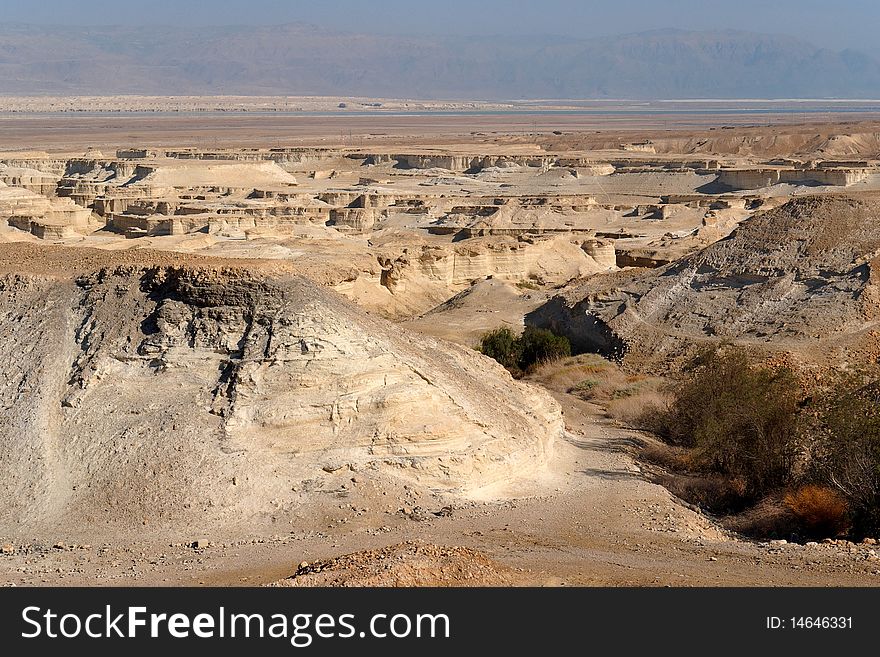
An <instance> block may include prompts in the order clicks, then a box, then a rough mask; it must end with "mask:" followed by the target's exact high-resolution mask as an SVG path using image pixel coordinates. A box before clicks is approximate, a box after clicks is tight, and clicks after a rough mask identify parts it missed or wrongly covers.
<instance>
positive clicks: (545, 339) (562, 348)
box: [519, 326, 571, 371]
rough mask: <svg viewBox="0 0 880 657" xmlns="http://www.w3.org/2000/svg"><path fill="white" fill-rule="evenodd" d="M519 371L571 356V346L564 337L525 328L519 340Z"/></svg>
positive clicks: (529, 327)
mask: <svg viewBox="0 0 880 657" xmlns="http://www.w3.org/2000/svg"><path fill="white" fill-rule="evenodd" d="M519 343H520V348H521V352H520V357H519V367H520V369H522V370H524V371H527V370H529V369H531V368H532V367H534V366H535V365H538V364H540V363H549V362H552V361H554V360H559V359H560V358H567V357H568V356H571V344H570V343H569V341H568V338H566V337H565V336H564V335H556V334H555V333H553V331H548V330H547V329H539V328H534V327H533V326H527V327H526V330H525V331H523V334H522V335H521V336H520V339H519Z"/></svg>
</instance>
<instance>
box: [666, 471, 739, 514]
mask: <svg viewBox="0 0 880 657" xmlns="http://www.w3.org/2000/svg"><path fill="white" fill-rule="evenodd" d="M655 481H656V483H658V484H660V485H661V486H663V487H664V488H665V489H666V490H668V491H669V492H670V493H672V494H673V495H675V496H676V497H678V498H680V499H682V500H684V501H685V502H690V503H691V504H695V505H697V506H698V507H700V508H701V509H704V510H706V511H709V512H711V513H715V514H728V513H737V512H739V511H741V510H742V509H743V508H745V506H746V504H747V498H746V496H745V492H746V487H745V483H744V482H743V481H742V480H741V479H736V478H734V477H725V476H723V475H698V476H694V475H688V474H682V473H663V474H660V475H658V476H657V477H656V478H655Z"/></svg>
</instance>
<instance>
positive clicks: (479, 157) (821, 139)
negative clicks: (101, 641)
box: [0, 97, 880, 586]
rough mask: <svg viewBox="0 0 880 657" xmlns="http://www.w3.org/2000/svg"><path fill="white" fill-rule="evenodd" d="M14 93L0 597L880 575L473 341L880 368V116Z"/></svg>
mask: <svg viewBox="0 0 880 657" xmlns="http://www.w3.org/2000/svg"><path fill="white" fill-rule="evenodd" d="M361 101H363V102H364V103H366V104H367V105H369V104H370V103H373V102H374V101H371V100H369V99H359V101H358V102H361ZM4 102H5V105H4V106H3V107H4V109H5V112H6V113H5V114H4V115H3V116H2V117H0V125H2V126H5V127H9V128H10V130H9V131H8V132H3V133H0V134H2V135H3V137H2V138H0V149H2V152H0V326H2V332H3V336H4V340H3V341H2V347H0V348H2V351H3V353H2V355H3V358H2V360H0V371H2V375H3V376H2V380H3V385H2V387H0V403H2V405H3V408H4V412H3V413H2V414H0V473H2V478H0V489H2V491H3V493H4V499H5V504H4V505H3V507H2V510H0V552H2V554H0V584H2V583H5V584H9V585H23V584H69V585H111V584H138V585H163V584H168V585H172V584H193V585H196V584H204V585H240V584H246V585H255V584H260V585H262V584H273V585H279V586H315V585H318V586H324V585H334V586H335V585H340V586H352V585H401V586H418V585H443V586H446V585H578V584H600V585H768V584H793V585H831V584H835V585H873V584H875V583H878V582H880V558H878V555H877V554H876V553H875V549H874V548H873V547H872V546H873V545H874V544H875V542H874V540H873V538H871V537H867V538H866V541H865V542H863V543H850V542H848V541H846V540H842V539H841V540H829V541H826V542H818V541H816V542H813V541H809V542H801V543H794V542H788V541H785V540H773V541H767V540H763V541H761V540H752V539H748V538H747V537H745V536H741V535H738V534H735V533H733V532H731V531H728V530H726V529H724V528H723V526H722V523H720V522H719V519H718V518H716V517H713V516H710V515H708V514H706V513H704V512H703V511H701V509H700V508H699V507H697V506H694V505H692V504H687V503H685V502H683V501H682V500H679V499H677V498H676V497H674V496H673V495H672V494H671V493H670V492H668V491H667V490H666V489H665V488H663V487H662V486H660V485H659V483H658V482H659V481H661V478H660V477H659V474H660V472H659V470H658V468H659V466H658V465H656V464H651V463H646V462H643V461H641V460H640V459H639V453H640V446H644V445H645V444H646V443H650V442H651V441H652V440H654V438H652V437H651V436H649V435H647V434H645V433H643V432H641V431H639V430H636V429H634V428H632V427H631V426H630V425H629V424H627V423H626V422H625V421H622V420H621V419H620V417H618V416H615V415H614V414H613V413H609V411H608V409H607V408H605V407H604V406H603V404H602V403H601V401H590V400H585V399H583V398H582V397H579V396H578V395H576V394H572V388H571V386H567V385H562V384H559V383H558V380H559V379H558V378H554V376H555V375H556V374H559V372H553V371H551V372H549V373H548V372H546V371H545V372H543V373H541V372H539V373H537V374H530V375H527V376H525V377H524V378H522V379H514V378H513V377H512V376H511V375H510V373H508V371H506V370H505V369H504V368H503V367H502V366H501V365H499V364H498V363H496V362H495V361H494V360H492V359H490V358H488V357H487V356H484V355H482V354H481V353H479V352H478V351H476V350H475V349H474V347H475V346H477V344H478V343H479V341H480V338H481V336H482V335H484V334H485V333H486V332H487V331H490V330H493V329H497V328H500V327H508V328H510V329H511V330H513V331H514V332H515V333H519V332H521V331H522V330H523V328H524V327H525V326H527V325H528V326H534V327H544V328H549V329H552V330H553V331H554V332H556V333H558V334H561V335H565V336H566V337H568V339H569V340H570V342H571V345H572V347H573V349H574V351H575V353H576V354H598V355H600V356H602V357H605V358H607V359H608V360H609V361H613V362H614V363H615V365H614V366H615V367H619V368H620V369H621V372H624V373H626V374H627V375H631V376H649V375H650V376H654V377H659V378H663V377H667V376H669V375H671V374H674V373H675V372H676V371H677V370H678V369H680V368H681V366H682V363H683V362H684V361H685V360H686V359H687V358H689V357H690V356H692V355H693V354H694V353H695V352H697V351H698V350H699V349H700V348H701V347H702V346H704V345H706V344H716V343H724V344H728V343H732V344H740V345H746V346H749V347H750V348H753V349H756V350H758V351H759V352H761V353H765V354H767V355H768V356H769V357H781V358H784V359H786V360H787V361H790V362H795V363H798V365H799V366H800V367H801V368H802V369H804V370H811V369H812V370H815V371H819V370H822V369H823V368H831V367H840V366H847V365H857V364H861V363H872V362H875V361H876V359H877V356H878V353H877V351H878V347H877V345H878V341H877V335H878V328H877V321H878V319H877V318H878V316H880V315H878V306H877V304H878V291H877V283H876V278H877V275H876V272H875V268H876V267H877V257H878V249H880V231H878V229H877V227H876V226H877V217H878V213H880V201H878V199H880V123H874V122H872V121H868V120H864V121H862V120H860V121H853V122H848V123H847V122H842V121H840V120H838V119H837V118H835V119H834V120H829V119H827V118H825V119H821V120H820V117H815V119H814V120H812V121H810V122H806V123H805V122H799V121H797V120H796V117H795V116H794V115H791V116H789V117H788V121H787V122H784V121H780V120H778V119H777V124H776V125H773V126H771V127H767V126H758V125H732V124H724V123H723V122H719V121H718V119H717V116H715V117H714V118H710V117H707V116H705V115H704V116H701V117H699V118H698V120H694V119H693V116H696V115H697V114H698V113H697V114H694V115H693V116H689V117H688V118H684V119H682V118H679V119H676V120H675V121H673V124H672V125H671V127H670V126H669V125H666V126H665V127H664V129H659V128H658V127H657V126H656V121H657V119H656V118H654V119H651V121H652V123H651V124H646V125H641V126H638V125H634V124H628V125H627V126H625V127H621V126H619V125H616V124H613V123H611V124H606V125H600V126H599V127H596V126H595V125H591V126H590V128H589V129H587V128H585V127H584V126H583V125H579V124H578V123H577V121H578V120H580V119H577V117H576V115H574V116H575V118H572V116H573V115H551V116H550V117H548V115H547V114H535V115H534V118H533V119H531V118H526V117H524V115H521V114H515V115H511V116H513V117H515V118H511V119H510V120H511V121H516V122H518V127H517V128H515V129H511V128H510V126H507V127H506V128H505V122H504V118H503V116H502V115H497V114H496V115H482V114H479V115H476V116H473V115H472V116H458V115H457V114H456V112H459V111H462V109H463V108H462V107H460V106H458V105H454V106H446V105H442V104H440V105H438V106H436V107H435V106H431V107H428V108H425V107H419V108H417V109H418V110H420V111H427V113H425V114H421V115H420V114H418V113H417V112H416V114H413V115H409V116H406V117H401V116H399V115H395V113H394V112H393V111H391V110H400V109H401V108H405V109H412V108H410V107H409V106H406V105H405V103H404V101H387V102H386V103H385V107H386V109H387V110H388V112H387V113H386V114H374V115H370V116H366V117H365V116H353V117H352V118H351V119H350V121H351V122H352V123H351V124H350V125H351V126H354V127H347V125H348V124H346V123H345V121H346V119H340V118H339V116H337V114H340V115H342V116H344V115H345V114H346V109H347V108H346V107H339V106H338V103H337V99H336V98H329V99H328V98H309V99H292V98H288V99H285V100H284V101H283V102H282V101H281V100H278V99H268V100H267V99H251V100H250V101H248V103H250V104H249V105H248V106H247V111H245V110H243V109H241V108H239V109H240V110H241V111H239V113H240V114H242V115H245V114H257V115H259V116H248V117H245V118H242V119H241V120H239V118H233V119H229V118H228V117H224V118H222V119H221V118H217V117H216V116H214V114H215V113H220V112H219V110H218V109H217V107H213V108H212V107H208V106H207V105H205V106H204V107H202V106H201V105H198V104H193V103H192V102H191V101H189V100H186V99H181V98H178V99H175V100H174V101H173V102H174V103H177V107H178V108H177V109H175V110H169V111H168V114H173V113H174V112H179V113H182V114H184V115H181V116H176V117H175V116H166V115H165V114H163V112H162V108H163V107H166V106H165V105H163V104H162V103H163V102H172V101H163V99H162V98H159V97H150V98H147V97H143V98H138V99H135V100H131V99H128V100H126V99H125V98H121V99H120V98H115V99H110V100H107V99H104V100H101V99H82V98H80V99H74V100H70V99H66V100H65V99H43V100H41V101H39V103H38V102H37V101H36V100H35V99H33V98H25V99H8V98H7V99H5V101H4ZM125 102H128V103H132V102H133V103H135V105H136V107H131V106H128V105H126V106H125V107H122V106H121V105H120V103H125ZM217 102H218V103H219V102H220V101H217ZM236 102H237V101H236V100H235V99H228V98H227V99H226V100H224V101H222V103H221V105H223V106H224V107H235V103H236ZM339 102H340V103H342V102H344V101H342V100H339ZM347 102H349V103H350V102H351V101H350V100H349V101H347ZM383 102H385V101H383ZM40 103H43V104H42V105H40ZM45 103H50V105H52V103H55V104H57V103H62V104H64V107H65V108H66V109H64V110H63V112H62V111H61V110H59V109H58V108H57V107H55V108H54V109H52V107H50V106H47V105H45ZM224 103H225V104H224ZM273 103H274V104H275V105H278V106H284V107H288V109H289V108H290V107H293V106H294V105H296V107H299V108H300V110H301V109H302V108H307V109H308V108H311V109H314V110H315V111H316V112H318V111H319V110H320V111H324V110H326V111H327V112H328V114H333V116H320V117H319V116H312V117H310V118H309V117H305V118H303V119H296V118H295V117H289V116H283V117H266V116H262V114H261V112H263V111H265V110H266V107H265V106H266V105H272V104H273ZM285 103H286V104H287V105H285ZM291 103H292V104H293V105H291ZM334 103H336V107H335V109H334V107H333V104H334ZM202 105H204V102H202ZM275 105H272V106H275ZM76 107H81V108H86V109H84V110H83V112H84V113H85V114H89V113H94V114H97V115H101V116H99V117H98V118H96V116H92V115H89V116H84V117H82V118H81V119H80V118H71V115H72V113H73V112H75V111H76V110H75V109H71V108H76ZM108 108H109V109H108ZM180 108H183V109H182V110H181V109H180ZM166 109H167V107H166ZM488 109H492V110H494V111H501V109H504V110H509V109H510V108H509V107H503V108H500V107H494V106H492V107H482V108H481V111H487V110H488ZM337 110H338V111H337ZM202 111H204V112H205V113H206V114H207V115H210V116H208V118H206V119H205V120H204V121H202V122H201V125H203V126H204V132H202V133H199V132H198V130H195V131H194V130H193V126H194V125H195V124H194V121H195V122H196V124H197V123H198V121H196V120H195V119H193V118H192V117H191V116H189V115H188V113H189V112H202ZM230 111H232V112H233V113H235V111H234V110H230ZM286 111H287V110H285V109H282V110H278V111H275V110H273V112H274V113H277V114H284V113H285V112H286ZM298 111H299V110H298ZM435 111H436V112H438V113H440V114H443V112H447V114H445V115H442V116H440V117H439V118H438V116H437V115H435V114H434V113H432V112H435ZM56 112H61V114H63V116H62V115H61V114H56ZM273 112H269V111H266V114H272V113H273ZM104 113H118V114H119V115H118V116H116V117H113V118H112V119H105V118H102V117H103V114H104ZM148 113H159V114H162V116H157V117H155V118H144V116H143V115H144V114H148ZM226 113H227V114H228V113H229V112H226ZM588 120H589V121H591V122H593V123H601V122H597V119H596V118H595V117H593V118H589V119H588ZM663 120H664V121H667V119H663ZM107 121H109V123H107V124H106V125H105V124H104V123H102V122H107ZM297 121H300V123H297ZM713 121H714V122H715V124H714V125H713ZM550 122H553V124H554V125H556V126H558V129H553V128H549V127H547V126H546V124H547V123H550ZM53 124H54V125H56V126H61V129H58V130H56V131H54V132H53V131H47V130H46V129H45V128H46V126H48V125H53ZM252 125H253V126H256V128H254V129H253V130H252V129H251V127H250V126H252ZM279 126H280V127H279ZM183 135H186V136H183Z"/></svg>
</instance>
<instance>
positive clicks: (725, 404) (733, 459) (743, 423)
mask: <svg viewBox="0 0 880 657" xmlns="http://www.w3.org/2000/svg"><path fill="white" fill-rule="evenodd" d="M801 397H802V392H801V387H800V384H799V382H798V380H797V379H796V377H795V376H794V374H793V373H792V372H791V371H790V370H787V369H782V368H772V367H766V366H762V365H759V364H757V363H754V362H753V361H752V360H751V358H750V357H749V356H748V354H747V353H746V352H745V351H743V350H741V349H736V348H725V349H723V350H711V351H707V352H705V353H703V354H701V355H700V356H699V358H698V359H697V360H696V362H695V367H694V368H693V370H692V371H691V373H690V375H689V376H688V377H687V378H686V379H684V380H683V381H681V382H680V383H679V384H678V385H677V386H676V387H675V389H674V390H673V391H672V401H671V403H670V404H669V405H668V406H667V407H666V408H664V409H661V410H660V412H657V413H648V414H646V418H645V425H646V426H648V427H651V428H652V430H654V431H656V432H657V433H658V434H659V435H660V436H661V437H662V438H663V439H664V440H666V441H668V442H669V443H671V444H673V445H680V446H683V447H692V448H694V449H695V451H696V453H698V454H699V455H700V457H701V459H702V461H703V469H704V470H705V471H706V472H715V473H718V474H721V475H725V476H728V477H733V478H737V479H742V480H743V481H744V482H745V483H746V487H747V489H748V494H749V495H750V496H751V497H752V500H753V501H757V500H759V499H761V498H762V497H764V496H765V495H767V494H768V493H771V492H773V491H775V490H779V489H781V488H783V487H784V486H786V485H787V484H788V483H789V482H790V481H791V480H792V478H793V475H794V464H795V457H796V453H797V449H798V440H799V438H800V431H799V428H800V425H799V402H800V399H801Z"/></svg>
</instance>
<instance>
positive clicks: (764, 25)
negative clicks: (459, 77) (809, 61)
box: [0, 0, 880, 50]
mask: <svg viewBox="0 0 880 657" xmlns="http://www.w3.org/2000/svg"><path fill="white" fill-rule="evenodd" d="M0 12H2V14H0V15H2V16H3V19H2V20H3V21H4V22H12V23H40V24H53V25H58V24H70V25H114V24H125V25H157V24H158V25H161V24H174V25H191V26H194V27H196V26H199V25H244V24H247V25H269V24H273V23H289V22H308V23H314V24H317V25H320V26H323V27H327V28H332V29H338V30H345V31H360V32H374V33H382V34H397V33H410V34H413V33H415V34H418V33H423V34H456V35H462V34H464V35H479V34H486V33H491V34H509V35H526V34H541V35H547V34H558V35H565V36H583V37H591V36H602V35H610V34H620V33H624V32H638V31H642V30H649V29H658V28H668V27H677V28H681V29H692V30H705V29H726V28H731V29H738V30H750V31H756V32H769V33H781V34H789V35H792V36H797V37H800V38H803V39H806V40H808V41H811V42H813V43H816V44H817V45H822V46H828V47H833V48H837V49H842V48H847V47H852V48H858V49H870V50H873V49H875V47H876V46H875V42H876V40H877V38H876V34H877V31H878V28H880V3H878V2H876V0H840V1H837V0H835V1H833V2H829V0H775V1H773V0H769V1H768V0H760V1H759V0H724V1H717V0H666V1H663V0H613V1H607V0H597V1H590V0H435V1H433V2H432V1H426V0H210V1H208V0H148V1H143V2H126V0H93V1H88V0H38V1H33V2H29V1H22V0H0Z"/></svg>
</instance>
